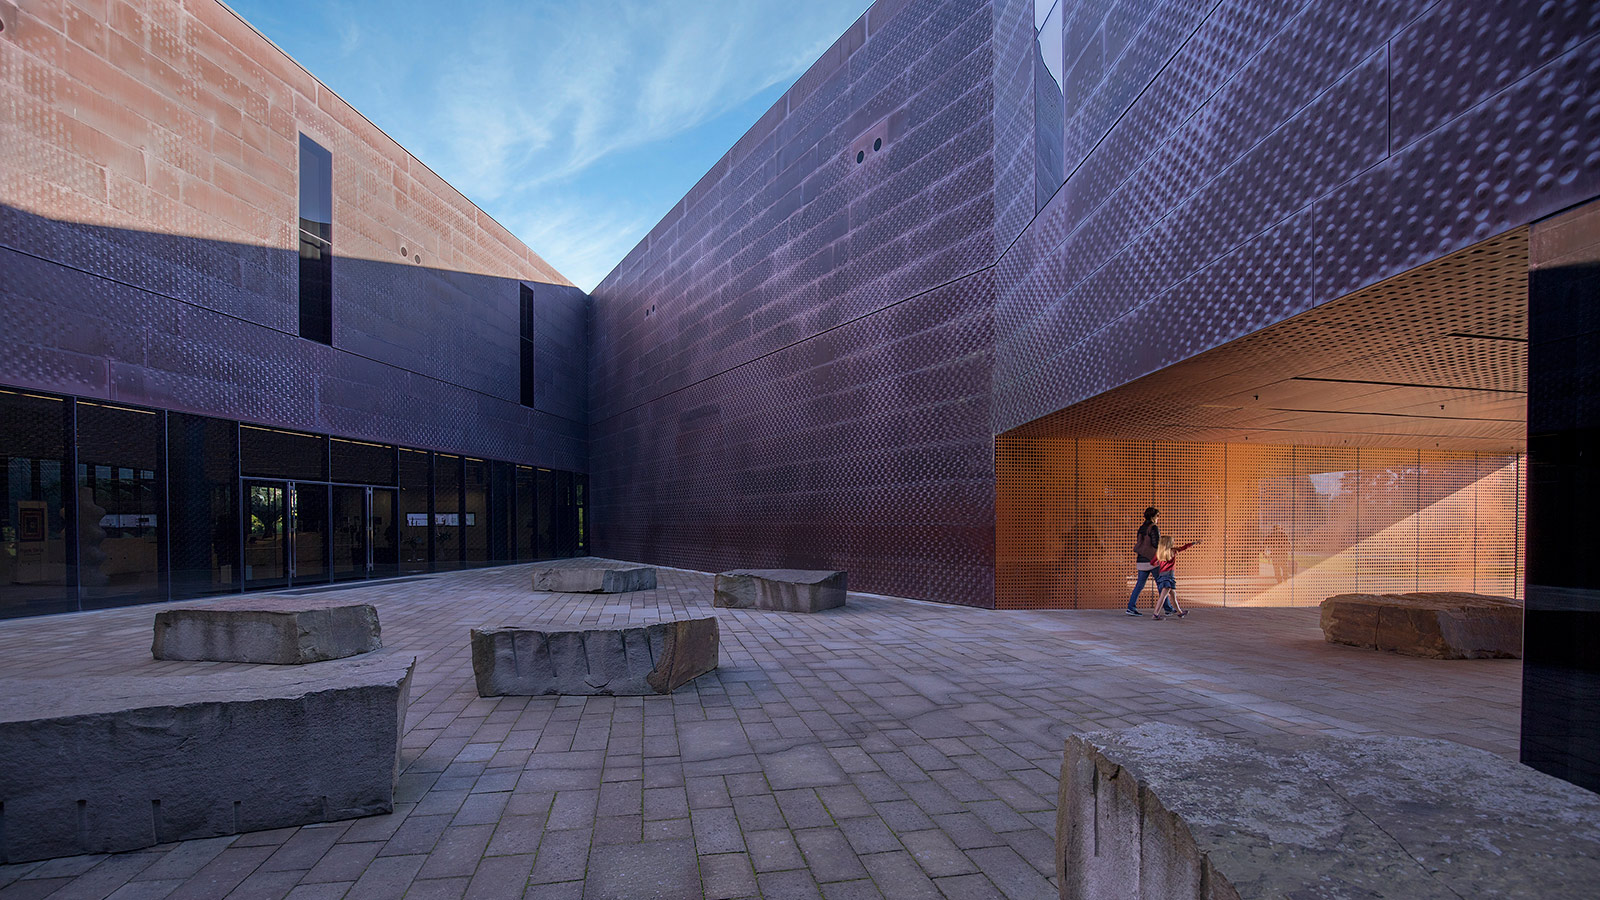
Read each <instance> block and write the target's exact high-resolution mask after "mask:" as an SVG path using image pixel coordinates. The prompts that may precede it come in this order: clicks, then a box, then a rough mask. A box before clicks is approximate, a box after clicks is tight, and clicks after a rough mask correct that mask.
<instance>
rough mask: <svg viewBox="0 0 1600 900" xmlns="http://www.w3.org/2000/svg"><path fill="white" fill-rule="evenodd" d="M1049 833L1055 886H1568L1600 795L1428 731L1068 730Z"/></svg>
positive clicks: (1268, 893) (1260, 889) (1239, 891)
mask: <svg viewBox="0 0 1600 900" xmlns="http://www.w3.org/2000/svg"><path fill="white" fill-rule="evenodd" d="M1056 836H1057V837H1056V874H1057V875H1058V877H1059V880H1060V884H1061V896H1062V898H1063V900H1224V898H1226V900H1268V898H1271V900H1281V898H1294V900H1345V898H1348V900H1366V898H1378V897H1396V898H1400V897H1403V898H1406V900H1460V898H1463V897H1472V898H1474V900H1491V898H1513V897H1517V898H1522V897H1538V898H1540V900H1566V898H1572V900H1578V898H1590V897H1593V896H1595V888H1596V886H1597V885H1600V796H1597V795H1595V794H1593V793H1590V792H1588V791H1586V790H1584V789H1582V788H1579V787H1577V786H1575V785H1572V784H1569V783H1567V782H1565V781H1561V780H1560V779H1557V778H1553V777H1551V776H1549V775H1545V774H1543V773H1541V772H1538V771H1536V770H1534V769H1531V768H1529V767H1527V766H1523V765H1521V764H1519V763H1516V762H1513V761H1512V760H1509V759H1505V758H1503V757H1499V756H1496V755H1494V754H1492V753H1489V752H1487V751H1483V750H1478V749H1475V748H1472V747H1465V746H1462V745H1460V744H1453V743H1450V742H1448V741H1438V740H1427V739H1423V738H1406V737H1381V738H1326V737H1321V738H1318V737H1312V738H1281V739H1270V738H1269V739H1236V738H1223V737H1217V736H1213V735H1210V734H1206V733H1202V732H1200V731H1196V730H1194V729H1189V728H1180V727H1177V726H1171V725H1153V724H1152V725H1141V726H1139V727H1138V728H1133V729H1128V730H1126V731H1118V732H1097V733H1094V734H1086V735H1081V736H1078V737H1073V738H1070V739H1068V741H1067V746H1066V754H1065V756H1064V758H1063V759H1062V764H1061V781H1060V797H1059V804H1058V806H1057V822H1056Z"/></svg>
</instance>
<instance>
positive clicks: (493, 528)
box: [489, 462, 516, 563]
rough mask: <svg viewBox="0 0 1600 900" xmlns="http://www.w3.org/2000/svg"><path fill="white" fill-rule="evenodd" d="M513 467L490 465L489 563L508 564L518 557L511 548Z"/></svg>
mask: <svg viewBox="0 0 1600 900" xmlns="http://www.w3.org/2000/svg"><path fill="white" fill-rule="evenodd" d="M512 470H513V466H512V465H511V464H510V463H504V462H491V463H489V562H491V563H506V562H511V561H512V560H513V559H515V558H516V557H515V556H514V555H513V554H514V553H515V551H514V550H513V549H512V546H511V522H512V519H513V518H514V516H515V513H514V512H513V505H514V504H515V502H516V501H515V498H514V497H513V494H512V485H513V481H512V479H513V474H512Z"/></svg>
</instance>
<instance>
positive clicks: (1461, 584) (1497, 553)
mask: <svg viewBox="0 0 1600 900" xmlns="http://www.w3.org/2000/svg"><path fill="white" fill-rule="evenodd" d="M995 466H996V469H997V485H996V515H997V522H996V528H995V539H996V548H995V558H996V559H995V561H996V569H997V571H996V598H995V599H996V606H997V607H999V608H1001V609H1041V608H1050V609H1109V608H1115V607H1119V606H1122V605H1124V604H1126V603H1127V601H1128V592H1129V590H1130V589H1131V587H1132V577H1131V576H1132V573H1133V569H1134V566H1133V561H1134V559H1133V544H1134V533H1135V531H1136V530H1137V528H1138V526H1139V522H1140V515H1141V513H1142V512H1143V510H1144V508H1145V507H1146V506H1156V507H1158V508H1159V509H1160V510H1161V531H1162V533H1163V534H1170V535H1172V536H1173V537H1174V538H1175V539H1176V540H1177V541H1178V542H1180V543H1182V542H1185V541H1191V540H1200V541H1202V543H1201V545H1200V546H1198V547H1195V548H1193V549H1191V550H1189V551H1187V552H1185V553H1183V554H1182V555H1181V556H1180V557H1179V558H1178V567H1177V576H1178V589H1179V594H1180V596H1181V597H1182V598H1183V600H1184V601H1185V602H1189V603H1196V604H1200V605H1214V606H1311V605H1315V604H1317V603H1320V602H1321V601H1322V600H1323V599H1324V598H1326V597H1328V596H1330V595H1332V594H1339V593H1347V592H1357V591H1359V592H1370V593H1398V592H1407V591H1474V592H1477V593H1484V594H1496V595H1500V596H1507V597H1521V595H1522V593H1521V592H1522V577H1521V576H1522V571H1521V565H1522V541H1523V536H1522V527H1523V516H1522V496H1523V475H1524V472H1523V468H1524V466H1523V461H1522V458H1521V457H1519V456H1517V455H1515V454H1487V453H1471V452H1447V451H1428V450H1421V451H1419V450H1393V449H1357V448H1338V447H1291V446H1275V445H1255V444H1168V443H1151V442H1114V441H1090V440H1076V439H1071V438H1059V439H1017V438H1006V437H1004V436H1002V437H1001V438H999V439H997V440H996V446H995ZM1154 598H1155V592H1154V591H1153V590H1152V589H1150V588H1149V587H1147V588H1146V592H1145V594H1144V595H1143V596H1142V597H1141V598H1140V603H1141V605H1142V606H1145V607H1148V606H1149V605H1150V604H1151V603H1152V602H1153V601H1154Z"/></svg>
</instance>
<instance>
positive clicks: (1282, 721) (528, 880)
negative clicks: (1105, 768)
mask: <svg viewBox="0 0 1600 900" xmlns="http://www.w3.org/2000/svg"><path fill="white" fill-rule="evenodd" d="M532 569H533V566H528V565H524V566H511V567H505V568H498V569H488V570H478V571H472V572H461V573H451V574H443V575H435V576H430V577H427V578H423V579H419V580H413V581H407V582H404V583H389V584H373V585H365V586H361V587H354V588H350V589H348V590H347V591H345V592H344V593H342V594H341V595H340V596H341V597H347V598H349V599H352V600H355V599H360V600H363V601H367V602H371V603H373V604H374V605H376V606H377V608H378V611H379V616H380V619H381V621H382V626H383V638H384V644H385V646H387V647H391V648H396V649H401V650H405V651H407V652H412V653H415V654H416V655H417V657H418V660H417V668H416V674H415V679H414V682H413V685H412V689H411V706H410V710H409V715H408V716H407V721H406V733H405V737H404V742H403V747H404V749H403V756H404V759H403V770H402V775H401V779H400V791H399V798H398V803H397V804H396V808H395V812H394V813H393V814H392V815H387V816H376V817H372V818H367V819H360V820H355V821H348V822H337V823H331V824H324V825H312V826H306V827H302V828H287V829H280V830H277V831H269V832H257V833H250V834H241V835H237V836H231V837H223V838H215V839H209V840H196V841H186V842H182V843H177V844H169V845H164V846H161V847H154V848H151V849H149V850H144V851H136V852H131V853H121V854H113V855H109V856H108V855H97V856H82V857H74V858H69V859H59V860H51V861H47V862H43V863H28V864H22V865H12V866H0V900H9V898H39V897H53V898H106V897H111V898H116V900H134V898H139V900H154V898H165V897H170V898H223V897H226V898H236V900H244V898H251V900H276V898H286V897H287V898H295V900H335V898H347V900H354V898H363V900H365V898H377V900H393V898H400V897H405V898H429V900H451V898H462V897H468V898H519V897H528V898H539V900H563V898H565V900H578V898H591V900H593V898H618V900H623V898H627V900H633V898H646V897H667V898H688V897H707V898H741V897H764V898H769V900H778V898H817V897H824V898H828V900H847V898H848V900H854V898H877V897H892V898H941V897H943V898H951V900H983V898H995V897H1005V898H1013V900H1017V898H1054V897H1055V896H1056V888H1055V885H1054V884H1053V883H1052V879H1051V872H1052V866H1053V857H1054V845H1053V839H1052V834H1053V831H1054V818H1055V805H1056V801H1055V790H1056V774H1057V770H1058V767H1059V765H1060V759H1061V744H1062V740H1063V738H1064V737H1066V736H1067V735H1069V734H1072V733H1074V732H1078V731H1086V730H1094V729H1100V728H1121V727H1124V726H1130V725H1135V724H1138V723H1141V722H1147V721H1164V722H1173V723H1179V724H1189V725H1194V726H1198V727H1200V728H1204V729H1208V730H1211V731H1215V732H1219V733H1225V734H1240V733H1266V732H1296V733H1306V732H1327V733H1339V734H1352V733H1354V734H1370V733H1386V734H1409V735H1422V736H1426V737H1442V738H1447V739H1450V740H1455V741H1460V742H1463V743H1467V744H1472V745H1475V746H1479V747H1484V748H1487V749H1489V750H1492V751H1494V752H1497V753H1501V754H1504V755H1506V756H1508V757H1512V758H1515V756H1516V749H1517V726H1518V705H1519V702H1520V685H1521V681H1520V679H1521V665H1520V663H1518V662H1516V661H1511V660H1476V661H1432V660H1418V659H1410V658H1407V657H1401V656H1396V655H1393V654H1388V653H1375V652H1370V651H1362V650H1356V649H1350V648H1343V647H1334V646H1330V645H1328V644H1326V643H1324V642H1323V641H1322V638H1321V632H1320V631H1319V629H1318V626H1317V611H1316V610H1315V609H1248V610H1222V609H1197V610H1196V611H1195V612H1194V613H1193V614H1192V615H1190V616H1189V618H1187V619H1185V620H1175V619H1174V620H1169V621H1163V622H1154V621H1151V620H1150V619H1148V618H1145V619H1132V618H1129V617H1126V616H1124V615H1122V614H1121V613H1120V612H1117V611H1100V610H1096V611H1080V612H993V611H985V610H971V609H963V608H958V607H950V606H943V605H939V604H931V603H918V602H914V601H907V600H899V599H892V598H885V597H874V596H866V595H859V594H852V595H851V596H850V601H849V605H848V606H847V607H845V608H844V609H838V610H832V611H829V612H826V613H822V614H818V615H811V616H807V615H791V614H783V613H765V612H753V611H735V610H715V611H714V614H715V615H716V616H717V617H718V618H719V619H720V620H721V628H722V657H721V667H720V668H719V669H718V670H717V671H716V672H714V673H712V674H710V675H706V676H704V677H701V678H700V679H698V680H697V681H695V682H693V683H691V684H689V685H687V686H685V687H683V688H680V689H679V690H678V691H677V692H676V693H674V694H672V695H671V696H667V697H648V698H637V697H630V698H609V697H589V698H582V697H566V698H556V697H533V698H527V697H504V698H498V699H490V700H485V699H481V698H479V697H478V696H477V694H476V691H475V690H474V687H473V679H472V667H471V659H470V656H469V652H468V644H467V630H468V629H469V628H471V627H473V626H479V625H500V624H518V623H528V622H535V621H541V622H552V621H553V622H561V623H566V624H570V625H579V624H582V625H592V626H604V625H614V624H618V623H623V622H651V621H657V620H660V619H665V618H673V617H679V616H683V615H689V614H692V615H711V614H713V609H712V607H711V584H712V580H711V576H709V575H706V574H702V573H697V572H684V571H678V570H671V569H662V570H660V587H659V588H658V589H657V590H654V591H645V592H639V593H635V594H622V595H611V596H588V595H573V594H533V593H530V592H529V590H528V584H529V578H530V572H531V570H532ZM161 608H164V607H161V606H154V607H152V606H144V607H136V608H129V609H119V610H110V611H104V612H93V613H82V614H76V615H69V616H57V617H50V618H41V619H29V620H18V621H10V622H0V675H5V676H39V677H47V676H50V675H57V674H61V675H66V674H71V675H84V674H97V673H98V674H105V675H108V676H118V677H123V676H126V675H128V674H140V673H156V672H174V671H193V672H195V673H196V674H200V675H203V674H204V672H206V671H212V670H215V669H217V668H222V667H225V664H209V663H207V664H196V663H170V662H156V661H154V660H152V659H150V637H151V630H150V626H151V619H152V616H153V614H154V613H155V612H156V611H157V610H159V609H161ZM227 667H231V666H227ZM0 764H3V763H0ZM239 775H240V778H249V777H250V773H248V772H241V773H239Z"/></svg>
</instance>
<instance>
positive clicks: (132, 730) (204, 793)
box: [0, 652, 416, 863]
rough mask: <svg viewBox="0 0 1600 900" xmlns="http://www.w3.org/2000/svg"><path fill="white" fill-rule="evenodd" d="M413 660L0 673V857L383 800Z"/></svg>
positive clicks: (186, 833) (324, 815) (112, 848)
mask: <svg viewBox="0 0 1600 900" xmlns="http://www.w3.org/2000/svg"><path fill="white" fill-rule="evenodd" d="M415 662H416V657H415V656H411V655H409V654H407V655H402V654H398V653H394V652H382V653H374V654H371V655H368V656H364V657H361V658H359V659H351V660H338V661H335V662H327V663H321V664H319V665H315V666H300V667H294V668H260V669H249V670H224V671H208V672H206V673H205V674H204V675H194V674H189V675H158V676H138V675H135V676H130V677H126V678H103V677H96V678H49V679H43V678H41V679H0V759H4V764H0V802H3V803H4V816H5V819H4V822H5V830H4V832H3V835H0V838H3V844H0V862H12V863H15V862H24V861H27V860H35V859H48V858H50V857H56V856H73V855H77V854H80V853H109V852H116V851H120V850H133V849H136V848H139V847H148V846H151V845H153V844H162V843H167V842H169V841H179V840H188V839H191V838H203V837H215V836H218V835H225V834H235V833H238V832H241V831H258V830H262V829H268V828H283V827H287V826H291V825H304V824H307V823H310V822H328V821H333V820H336V819H349V818H354V817H356V816H369V815H374V814H377V813H386V812H390V811H392V810H393V808H394V790H395V783H396V779H397V778H398V776H399V766H400V735H401V732H402V730H403V729H404V726H405V715H406V700H407V694H408V692H409V689H410V684H411V670H412V667H413V665H414V664H415Z"/></svg>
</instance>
